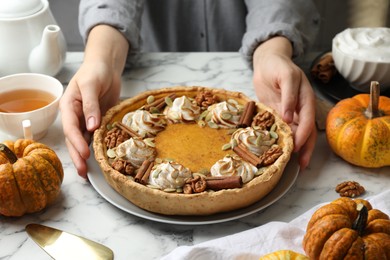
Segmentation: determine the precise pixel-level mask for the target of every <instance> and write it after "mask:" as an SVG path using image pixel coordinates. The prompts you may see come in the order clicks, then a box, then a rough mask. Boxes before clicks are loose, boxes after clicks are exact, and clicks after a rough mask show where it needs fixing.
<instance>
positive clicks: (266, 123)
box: [252, 111, 275, 130]
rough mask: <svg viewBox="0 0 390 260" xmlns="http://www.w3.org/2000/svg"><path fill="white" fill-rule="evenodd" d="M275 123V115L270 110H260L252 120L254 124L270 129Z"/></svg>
mask: <svg viewBox="0 0 390 260" xmlns="http://www.w3.org/2000/svg"><path fill="white" fill-rule="evenodd" d="M274 123H275V117H274V115H273V114H272V113H271V112H269V111H263V112H259V113H257V114H256V115H255V117H254V118H253V121H252V126H257V127H259V128H260V129H263V130H266V129H270V128H271V126H272V125H273V124H274Z"/></svg>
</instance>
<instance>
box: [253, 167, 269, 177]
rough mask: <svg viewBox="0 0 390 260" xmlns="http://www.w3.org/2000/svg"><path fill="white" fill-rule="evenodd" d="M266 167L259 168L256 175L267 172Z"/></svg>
mask: <svg viewBox="0 0 390 260" xmlns="http://www.w3.org/2000/svg"><path fill="white" fill-rule="evenodd" d="M266 169H267V167H261V168H259V169H258V170H257V171H256V172H255V176H260V175H262V174H263V173H264V172H265V170H266Z"/></svg>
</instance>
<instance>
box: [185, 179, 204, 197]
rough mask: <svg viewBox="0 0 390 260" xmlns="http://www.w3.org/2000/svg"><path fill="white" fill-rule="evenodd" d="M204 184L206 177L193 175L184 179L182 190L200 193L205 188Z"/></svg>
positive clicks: (186, 192)
mask: <svg viewBox="0 0 390 260" xmlns="http://www.w3.org/2000/svg"><path fill="white" fill-rule="evenodd" d="M206 186H207V184H206V179H205V178H204V177H200V176H195V177H194V178H191V179H188V180H186V182H185V184H184V186H183V192H184V193H185V194H192V193H200V192H202V191H205V190H206Z"/></svg>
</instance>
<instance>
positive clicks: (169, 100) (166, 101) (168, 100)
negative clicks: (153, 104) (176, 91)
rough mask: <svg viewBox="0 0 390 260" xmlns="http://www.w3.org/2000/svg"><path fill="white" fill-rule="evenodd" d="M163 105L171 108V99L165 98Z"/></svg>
mask: <svg viewBox="0 0 390 260" xmlns="http://www.w3.org/2000/svg"><path fill="white" fill-rule="evenodd" d="M165 103H166V104H167V105H168V106H169V107H172V106H173V102H172V99H171V98H170V97H166V98H165Z"/></svg>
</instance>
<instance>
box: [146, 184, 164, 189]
mask: <svg viewBox="0 0 390 260" xmlns="http://www.w3.org/2000/svg"><path fill="white" fill-rule="evenodd" d="M146 187H148V188H151V189H155V190H161V187H160V186H156V185H152V184H148V185H146Z"/></svg>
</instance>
